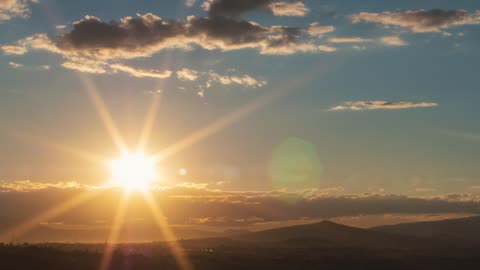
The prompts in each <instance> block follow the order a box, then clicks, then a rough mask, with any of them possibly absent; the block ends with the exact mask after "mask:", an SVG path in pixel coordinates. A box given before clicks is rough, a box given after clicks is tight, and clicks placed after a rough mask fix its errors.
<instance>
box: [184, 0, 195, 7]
mask: <svg viewBox="0 0 480 270" xmlns="http://www.w3.org/2000/svg"><path fill="white" fill-rule="evenodd" d="M196 2H197V0H185V6H187V7H193V6H194V5H195V3H196Z"/></svg>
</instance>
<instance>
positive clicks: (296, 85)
mask: <svg viewBox="0 0 480 270" xmlns="http://www.w3.org/2000/svg"><path fill="white" fill-rule="evenodd" d="M314 74H315V69H312V71H310V72H308V73H306V74H304V75H303V76H300V77H298V78H296V79H295V80H291V81H289V83H288V84H283V85H278V87H271V88H272V89H275V91H270V92H267V93H265V94H263V95H261V96H260V97H258V98H256V99H254V100H252V101H250V102H248V103H247V104H244V105H243V106H241V107H239V108H237V109H236V110H234V111H232V112H230V113H229V114H227V115H225V116H223V117H221V118H219V119H217V120H216V121H214V122H213V123H211V124H210V125H208V126H206V127H204V128H201V129H199V130H197V131H195V132H193V133H192V134H190V135H188V136H186V137H184V138H182V139H180V140H179V141H177V142H176V143H174V144H173V145H170V146H168V147H167V148H166V149H163V150H162V151H160V152H158V153H157V154H155V155H154V157H155V159H157V160H158V161H161V160H164V159H166V158H168V157H169V156H171V155H174V154H176V153H178V152H180V151H182V150H183V149H185V148H187V147H189V146H191V145H193V144H195V143H198V142H199V141H201V140H203V139H205V138H207V137H209V136H211V135H213V134H215V133H217V132H219V131H221V130H222V129H224V128H226V127H227V126H229V125H232V124H233V123H235V122H236V121H238V120H240V119H242V118H244V117H247V116H248V115H250V114H252V113H254V112H255V111H257V110H259V109H261V108H263V107H264V106H266V105H268V104H270V103H272V102H273V101H275V100H277V99H280V98H282V97H284V96H287V95H289V94H291V93H292V92H293V91H296V90H298V89H301V87H300V86H301V85H302V84H305V83H306V82H308V81H311V80H312V79H313V78H314V76H313V75H314Z"/></svg>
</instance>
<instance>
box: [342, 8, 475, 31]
mask: <svg viewBox="0 0 480 270" xmlns="http://www.w3.org/2000/svg"><path fill="white" fill-rule="evenodd" d="M351 18H352V21H353V22H354V23H360V22H370V23H377V24H382V25H385V26H398V27H402V28H407V29H410V30H411V31H412V32H416V33H425V32H440V31H441V30H442V29H446V28H450V27H454V26H461V25H471V24H480V11H477V12H475V13H468V12H467V11H465V10H441V9H432V10H406V11H398V12H389V11H386V12H382V13H373V12H361V13H358V14H355V15H353V16H352V17H351Z"/></svg>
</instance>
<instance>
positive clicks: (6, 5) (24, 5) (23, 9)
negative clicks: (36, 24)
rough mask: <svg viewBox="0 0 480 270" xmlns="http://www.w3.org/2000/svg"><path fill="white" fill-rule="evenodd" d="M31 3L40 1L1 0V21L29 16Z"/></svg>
mask: <svg viewBox="0 0 480 270" xmlns="http://www.w3.org/2000/svg"><path fill="white" fill-rule="evenodd" d="M30 3H38V0H0V21H7V20H10V19H12V18H15V17H20V18H27V17H29V16H30V14H31V12H32V11H31V10H30Z"/></svg>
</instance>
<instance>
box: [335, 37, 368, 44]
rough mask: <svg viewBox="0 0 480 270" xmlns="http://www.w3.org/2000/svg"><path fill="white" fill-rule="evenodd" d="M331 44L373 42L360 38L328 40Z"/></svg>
mask: <svg viewBox="0 0 480 270" xmlns="http://www.w3.org/2000/svg"><path fill="white" fill-rule="evenodd" d="M328 41H329V42H331V43H368V42H372V41H373V40H372V39H370V38H362V37H332V38H329V39H328Z"/></svg>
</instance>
